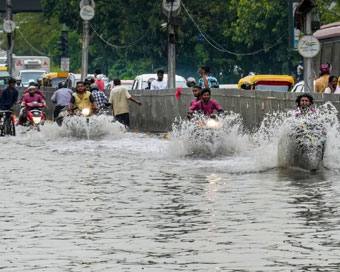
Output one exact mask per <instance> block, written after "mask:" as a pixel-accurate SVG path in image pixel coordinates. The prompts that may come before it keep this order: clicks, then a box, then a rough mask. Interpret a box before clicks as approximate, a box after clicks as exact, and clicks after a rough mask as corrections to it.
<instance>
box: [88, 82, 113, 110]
mask: <svg viewBox="0 0 340 272" xmlns="http://www.w3.org/2000/svg"><path fill="white" fill-rule="evenodd" d="M91 94H92V96H93V98H94V100H95V101H96V103H97V105H98V107H99V108H100V109H103V108H105V104H107V103H108V102H109V100H108V98H107V96H106V95H105V93H104V92H100V91H99V87H98V85H97V84H96V83H93V84H91Z"/></svg>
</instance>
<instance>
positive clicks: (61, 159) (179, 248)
mask: <svg viewBox="0 0 340 272" xmlns="http://www.w3.org/2000/svg"><path fill="white" fill-rule="evenodd" d="M60 129H61V130H62V129H63V128H59V127H55V126H54V125H53V124H49V125H47V126H46V127H44V129H43V130H42V133H40V134H39V133H26V134H23V135H21V134H19V135H18V137H16V138H6V139H0V145H1V146H2V152H1V153H0V156H1V158H3V159H2V160H1V161H0V165H1V169H2V172H1V177H0V180H1V187H0V205H1V209H0V233H1V234H0V235H1V240H2V243H1V244H0V260H1V262H0V267H1V268H2V270H4V271H155V272H156V271H157V272H159V271H165V272H166V271H169V272H170V271H199V272H203V271H204V272H206V271H254V272H255V271H268V272H269V271H270V272H272V271H337V270H338V264H339V262H338V255H339V253H340V252H339V251H340V250H339V238H340V237H339V235H338V233H339V225H340V224H339V218H340V217H339V210H340V206H339V201H337V199H338V197H339V196H340V186H339V182H338V175H337V173H336V172H334V171H326V172H323V173H319V174H317V175H309V174H308V173H305V172H300V171H295V170H293V171H292V170H278V169H275V170H270V171H268V170H267V171H264V172H261V170H263V169H268V168H269V167H270V166H272V165H273V163H272V162H270V160H272V157H271V155H270V154H271V153H270V152H272V153H275V152H276V151H274V149H273V145H269V144H268V145H267V143H270V141H269V140H268V142H266V140H265V139H260V138H259V137H257V139H256V140H258V141H261V145H260V146H255V145H253V141H254V138H252V135H246V134H242V135H241V139H240V140H238V139H235V141H240V143H241V144H240V146H239V147H237V149H233V150H232V151H233V152H232V153H223V154H220V155H218V156H217V157H214V156H208V158H204V157H203V158H202V157H197V156H182V155H180V156H178V155H175V156H172V155H173V153H171V152H170V151H168V150H169V148H170V149H171V148H174V147H171V146H172V142H171V141H172V138H171V135H170V137H169V138H170V140H164V139H163V138H161V137H158V136H156V135H151V136H147V135H142V134H132V133H123V134H119V135H117V134H115V133H116V132H112V134H111V133H109V134H108V135H106V136H105V137H98V138H93V139H90V140H87V139H83V138H77V137H71V136H67V137H64V136H61V135H60V134H58V132H57V131H59V130H60ZM112 129H114V128H112ZM116 135H117V136H119V137H116ZM334 137H335V136H334ZM255 138H256V137H255ZM335 138H336V137H335ZM177 140H179V139H177V138H176V139H175V141H177ZM272 142H275V141H272ZM242 143H243V145H242ZM179 148H182V147H179ZM177 154H178V153H177ZM181 154H183V153H181ZM263 156H268V157H269V158H271V159H269V158H266V159H263V158H261V157H263ZM255 161H256V162H255ZM274 166H275V163H274Z"/></svg>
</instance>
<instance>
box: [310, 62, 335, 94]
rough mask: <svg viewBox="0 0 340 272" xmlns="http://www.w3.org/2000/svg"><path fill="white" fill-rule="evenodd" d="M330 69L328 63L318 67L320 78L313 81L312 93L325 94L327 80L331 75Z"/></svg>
mask: <svg viewBox="0 0 340 272" xmlns="http://www.w3.org/2000/svg"><path fill="white" fill-rule="evenodd" d="M331 69H332V66H331V65H330V64H329V63H326V64H321V65H320V67H319V70H320V77H319V78H318V79H317V80H315V87H314V91H315V92H316V93H323V92H325V90H326V88H327V85H328V79H329V76H330V73H331Z"/></svg>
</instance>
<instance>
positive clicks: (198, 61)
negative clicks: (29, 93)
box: [14, 0, 340, 83]
mask: <svg viewBox="0 0 340 272" xmlns="http://www.w3.org/2000/svg"><path fill="white" fill-rule="evenodd" d="M41 2H42V5H43V9H44V14H43V16H42V15H37V14H21V15H16V18H15V20H16V22H17V24H18V25H19V26H20V30H21V32H22V33H24V36H25V37H26V39H27V40H28V41H29V42H30V43H32V45H33V46H34V47H35V48H37V49H38V50H39V51H41V52H44V53H46V54H48V55H49V56H50V57H51V58H52V61H53V62H52V63H53V66H54V67H55V68H56V67H58V66H59V56H58V49H57V41H58V39H59V35H60V31H61V30H62V28H63V27H66V28H68V29H69V53H70V57H71V62H70V63H71V71H73V72H79V71H80V67H81V46H82V42H81V35H82V34H81V33H82V20H81V19H80V17H79V0H42V1H41ZM95 2H96V8H95V11H96V14H95V17H94V19H93V20H91V22H90V23H91V34H90V50H89V73H93V71H94V70H95V69H97V68H101V69H102V71H103V72H104V73H106V74H108V75H109V76H111V77H116V76H119V77H121V78H134V77H135V76H136V75H137V74H142V73H153V72H155V71H157V69H159V68H163V69H165V70H167V35H166V32H164V31H162V30H161V27H160V25H161V24H162V23H164V22H166V20H167V19H166V18H165V17H164V15H163V14H162V11H161V3H162V1H161V0H158V1H146V0H138V1H137V0H110V1H109V0H96V1H95ZM331 2H334V0H322V1H319V2H318V3H319V6H318V8H317V9H318V12H319V14H320V18H321V21H322V23H330V22H334V21H338V20H339V19H340V18H339V16H338V15H337V13H339V14H340V0H336V1H335V2H336V3H337V6H335V7H333V10H329V9H328V7H329V5H327V4H330V3H331ZM183 3H184V5H185V6H186V8H187V10H188V11H189V13H190V14H191V16H192V17H193V19H194V20H195V21H196V22H197V24H198V25H199V27H200V28H201V29H202V30H203V31H204V32H205V33H206V34H207V35H208V36H209V38H208V39H209V41H210V43H212V44H213V45H214V47H215V48H214V47H213V46H212V45H211V44H209V43H208V42H207V40H204V39H203V40H202V39H199V30H198V29H197V28H196V26H195V25H194V24H193V22H192V21H191V19H190V18H189V17H188V15H187V14H186V12H185V10H184V9H183V8H182V14H181V18H182V23H181V25H180V27H179V29H178V38H177V41H176V43H177V48H176V53H177V64H176V65H177V74H181V75H183V76H185V77H188V76H194V77H196V78H198V76H199V75H198V73H197V70H198V67H199V66H200V65H210V66H211V67H212V70H213V73H214V74H215V76H216V77H218V79H219V80H220V82H221V83H225V82H237V80H238V79H239V78H240V77H241V76H244V75H246V74H247V73H249V72H250V71H254V72H257V73H263V74H264V73H274V74H286V73H289V70H290V65H291V63H293V64H294V63H295V62H296V61H297V60H298V59H300V57H299V56H298V54H297V53H296V52H294V51H290V50H288V31H289V29H288V14H289V12H290V11H289V10H288V1H285V0H256V1H255V0H224V1H206V0H205V1H203V0H196V1H188V0H183ZM325 3H326V4H325ZM93 30H96V31H97V32H98V33H99V34H100V35H101V36H102V38H103V39H104V40H106V41H107V42H108V43H109V44H111V45H114V46H109V45H108V44H107V43H104V42H103V41H102V40H101V39H100V38H99V37H98V36H97V35H96V34H95V32H94V31H93ZM273 45H275V46H273ZM121 46H128V47H121ZM221 47H223V49H222V48H221ZM216 48H219V50H217V49H216ZM225 49H227V50H228V51H231V52H233V53H235V54H230V53H227V52H223V51H226V50H225ZM263 49H265V50H263ZM259 50H261V51H259ZM255 51H259V52H258V53H257V54H255V55H252V54H249V55H244V53H252V52H255ZM14 52H15V53H16V54H17V55H19V54H30V55H32V53H33V52H32V49H31V48H30V47H29V46H28V45H27V43H26V42H25V41H24V40H23V38H22V37H21V35H19V34H18V33H17V34H16V41H15V48H14Z"/></svg>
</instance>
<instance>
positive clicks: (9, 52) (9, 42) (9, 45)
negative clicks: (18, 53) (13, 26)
mask: <svg viewBox="0 0 340 272" xmlns="http://www.w3.org/2000/svg"><path fill="white" fill-rule="evenodd" d="M6 13H7V16H6V17H7V20H10V21H12V20H13V12H12V1H11V0H6ZM13 45H14V43H13V34H12V32H8V33H7V69H8V73H9V74H10V75H12V71H13V59H12V54H13Z"/></svg>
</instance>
